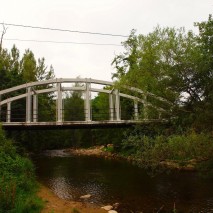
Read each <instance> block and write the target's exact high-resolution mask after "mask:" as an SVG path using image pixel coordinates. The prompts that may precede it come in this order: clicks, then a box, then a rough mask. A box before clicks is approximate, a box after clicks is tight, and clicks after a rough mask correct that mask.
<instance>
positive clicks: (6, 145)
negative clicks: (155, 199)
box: [0, 127, 42, 213]
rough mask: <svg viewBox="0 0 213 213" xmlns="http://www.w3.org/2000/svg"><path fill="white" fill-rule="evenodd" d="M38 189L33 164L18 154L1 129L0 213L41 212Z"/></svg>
mask: <svg viewBox="0 0 213 213" xmlns="http://www.w3.org/2000/svg"><path fill="white" fill-rule="evenodd" d="M36 189H37V186H36V180H35V175H34V167H33V164H32V163H31V161H30V160H29V159H27V158H23V157H21V156H20V155H18V154H17V153H16V149H15V147H14V146H13V144H12V142H11V141H10V140H8V139H6V137H5V134H4V132H3V130H2V129H1V127H0V212H2V213H5V212H11V213H12V212H14V213H19V212H20V213H22V212H28V213H29V212H40V209H41V208H42V202H41V200H40V199H39V198H37V197H36V195H35V193H36Z"/></svg>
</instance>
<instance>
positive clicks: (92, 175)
mask: <svg viewBox="0 0 213 213" xmlns="http://www.w3.org/2000/svg"><path fill="white" fill-rule="evenodd" d="M33 161H34V163H35V166H36V174H37V177H38V181H39V182H40V183H42V184H43V185H45V186H47V187H48V188H50V189H51V190H52V191H53V192H54V193H55V194H56V195H57V196H58V197H60V198H62V199H66V200H73V201H82V200H81V198H80V196H82V195H86V194H90V195H91V197H90V198H89V199H87V200H86V201H85V200H84V201H83V202H88V203H91V204H94V205H96V206H100V207H101V206H105V205H109V204H110V205H113V204H115V203H119V207H118V212H119V213H127V212H128V213H129V212H135V213H136V212H145V213H146V212H158V211H159V210H161V212H172V211H173V210H174V209H176V210H177V212H213V190H212V189H213V182H212V180H210V179H202V178H200V177H199V175H197V173H194V172H180V171H179V172H178V171H174V172H172V173H170V174H158V175H155V176H154V177H152V176H151V175H150V174H148V172H147V171H145V170H143V169H141V168H138V167H137V166H136V165H132V164H131V163H130V162H127V161H125V160H115V159H105V158H98V157H95V156H76V155H73V154H70V153H65V152H63V150H53V151H46V152H44V153H42V154H40V155H37V156H34V158H33Z"/></svg>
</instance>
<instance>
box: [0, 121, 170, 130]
mask: <svg viewBox="0 0 213 213" xmlns="http://www.w3.org/2000/svg"><path fill="white" fill-rule="evenodd" d="M151 123H168V121H167V120H158V119H152V120H140V121H139V120H120V121H108V120H106V121H65V122H31V123H26V122H8V123H7V122H3V123H2V127H3V128H4V129H6V130H10V129H79V128H90V129H93V128H110V127H128V126H133V125H136V124H139V125H147V124H151Z"/></svg>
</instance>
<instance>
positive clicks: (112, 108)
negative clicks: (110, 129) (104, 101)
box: [109, 94, 114, 121]
mask: <svg viewBox="0 0 213 213" xmlns="http://www.w3.org/2000/svg"><path fill="white" fill-rule="evenodd" d="M109 119H110V121H113V120H114V104H113V95H112V94H109Z"/></svg>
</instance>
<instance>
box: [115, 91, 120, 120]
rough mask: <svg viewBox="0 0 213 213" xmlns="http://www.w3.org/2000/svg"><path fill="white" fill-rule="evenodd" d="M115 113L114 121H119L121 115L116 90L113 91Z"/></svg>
mask: <svg viewBox="0 0 213 213" xmlns="http://www.w3.org/2000/svg"><path fill="white" fill-rule="evenodd" d="M115 113H116V120H117V121H119V120H121V113H120V96H119V91H118V89H116V90H115Z"/></svg>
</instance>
